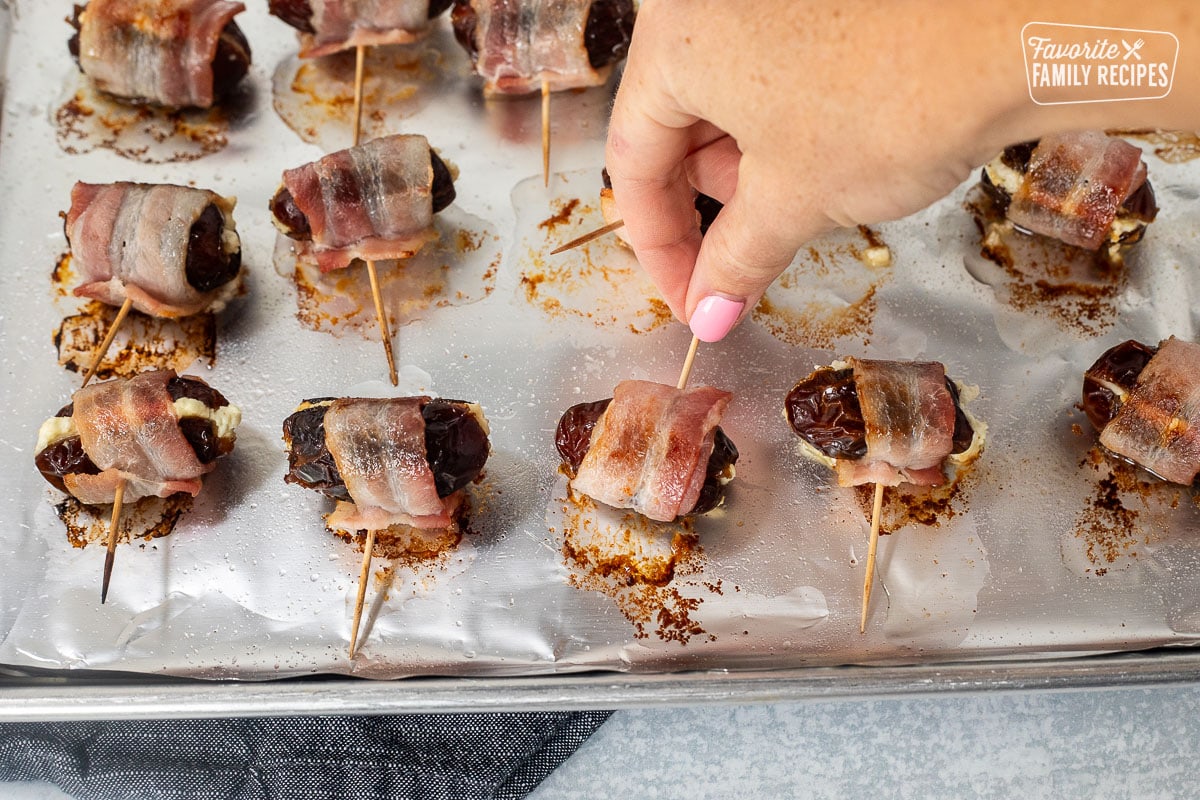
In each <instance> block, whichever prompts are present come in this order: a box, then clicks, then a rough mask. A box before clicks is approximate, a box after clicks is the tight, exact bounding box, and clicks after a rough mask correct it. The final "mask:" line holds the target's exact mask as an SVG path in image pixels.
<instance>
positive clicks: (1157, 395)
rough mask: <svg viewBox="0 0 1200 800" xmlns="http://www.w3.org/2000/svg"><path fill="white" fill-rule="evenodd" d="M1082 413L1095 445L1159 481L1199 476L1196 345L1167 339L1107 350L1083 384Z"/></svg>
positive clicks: (1199, 354) (1199, 360)
mask: <svg viewBox="0 0 1200 800" xmlns="http://www.w3.org/2000/svg"><path fill="white" fill-rule="evenodd" d="M1083 410H1084V413H1086V414H1087V417H1088V419H1089V420H1090V421H1091V423H1092V425H1094V426H1095V428H1096V430H1098V431H1099V432H1100V444H1101V445H1103V446H1104V448H1105V449H1106V450H1108V451H1109V452H1110V453H1112V454H1113V455H1115V456H1117V457H1118V458H1121V459H1122V460H1125V461H1128V462H1130V463H1133V464H1137V465H1138V466H1141V467H1142V468H1144V469H1146V470H1147V471H1149V472H1151V473H1152V474H1154V475H1157V476H1158V477H1160V478H1162V479H1163V480H1167V481H1171V482H1173V483H1181V484H1185V485H1188V484H1192V485H1196V484H1197V479H1198V476H1200V344H1195V343H1193V342H1185V341H1182V340H1180V339H1176V338H1175V337H1171V338H1170V339H1167V340H1165V341H1163V342H1160V343H1159V345H1158V346H1157V347H1151V346H1149V345H1145V344H1142V343H1141V342H1137V341H1133V340H1129V341H1126V342H1122V343H1121V344H1118V345H1116V346H1115V347H1112V348H1110V349H1109V350H1107V351H1105V352H1104V353H1103V354H1102V355H1101V356H1100V357H1099V358H1098V359H1096V362H1095V363H1094V364H1092V366H1091V367H1089V368H1088V369H1087V371H1086V372H1085V373H1084V377H1083Z"/></svg>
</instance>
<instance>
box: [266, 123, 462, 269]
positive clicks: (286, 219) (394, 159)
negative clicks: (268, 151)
mask: <svg viewBox="0 0 1200 800" xmlns="http://www.w3.org/2000/svg"><path fill="white" fill-rule="evenodd" d="M454 198H455V191H454V179H453V177H452V176H451V174H450V169H449V167H447V166H446V163H445V162H444V161H442V159H441V158H439V157H438V155H437V153H435V152H434V151H433V150H432V149H431V148H430V147H429V142H428V140H426V139H425V137H424V136H416V135H395V136H385V137H383V138H380V139H374V140H372V141H370V142H367V143H366V144H364V145H359V146H357V147H351V148H349V149H347V150H340V151H338V152H336V153H331V154H329V155H327V156H325V157H324V158H321V159H319V160H318V161H315V162H312V163H310V164H305V165H303V166H301V167H297V168H296V169H290V170H287V171H285V172H284V174H283V182H282V184H281V185H280V187H279V189H278V190H277V191H276V192H275V195H274V196H273V197H272V198H271V201H270V210H271V217H272V221H273V222H274V224H275V227H276V228H277V229H278V230H279V231H280V232H281V233H283V235H285V236H287V237H288V238H290V239H292V240H294V241H296V242H300V243H302V245H303V246H302V247H301V255H302V256H303V257H311V258H313V259H314V260H316V262H317V264H318V265H319V266H320V268H321V270H322V271H325V272H327V271H329V270H334V269H341V268H342V267H346V266H348V265H349V264H350V263H351V262H352V261H353V260H354V259H355V258H363V259H371V260H382V259H389V258H407V257H410V256H412V255H413V254H414V253H416V252H417V251H418V250H420V248H421V247H422V246H423V244H424V242H425V240H426V239H427V238H428V236H429V228H430V225H431V218H432V216H433V215H434V214H436V213H438V212H440V211H442V210H444V209H445V208H446V207H447V206H449V205H450V204H451V203H452V202H454Z"/></svg>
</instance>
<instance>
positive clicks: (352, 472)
mask: <svg viewBox="0 0 1200 800" xmlns="http://www.w3.org/2000/svg"><path fill="white" fill-rule="evenodd" d="M428 402H429V398H428V397H400V398H388V399H363V398H343V399H340V400H336V401H334V402H333V403H332V404H331V405H330V407H329V410H328V411H327V412H326V413H325V444H326V446H327V447H328V448H329V452H330V454H331V455H332V456H333V460H334V463H335V464H336V465H337V468H338V473H339V474H340V475H341V476H342V480H343V481H344V482H345V484H346V490H347V491H348V492H349V493H350V497H351V498H353V499H354V503H353V504H350V503H339V505H338V508H337V510H336V511H335V512H334V514H333V515H331V519H330V520H328V521H329V523H330V525H331V526H332V527H340V528H342V529H345V530H353V531H357V530H382V529H384V528H387V527H388V526H390V525H411V526H413V527H417V528H446V527H449V526H451V525H453V524H454V520H453V517H452V516H451V514H450V509H451V508H452V507H453V505H452V504H449V505H448V504H447V502H446V500H443V499H442V498H440V497H438V493H437V484H436V482H435V480H434V476H433V472H432V471H431V470H430V469H429V462H428V460H427V453H426V450H425V420H424V418H423V417H422V416H421V409H422V407H423V406H424V405H425V404H426V403H428ZM455 502H456V501H455Z"/></svg>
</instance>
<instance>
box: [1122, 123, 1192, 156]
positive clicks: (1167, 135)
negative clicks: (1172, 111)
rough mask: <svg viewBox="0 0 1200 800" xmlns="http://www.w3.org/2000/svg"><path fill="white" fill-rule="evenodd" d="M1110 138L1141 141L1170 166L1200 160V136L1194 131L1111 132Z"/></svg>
mask: <svg viewBox="0 0 1200 800" xmlns="http://www.w3.org/2000/svg"><path fill="white" fill-rule="evenodd" d="M1108 133H1109V135H1110V136H1126V137H1129V138H1132V139H1141V140H1142V141H1143V142H1146V143H1148V144H1150V145H1152V146H1153V147H1154V155H1156V156H1158V157H1159V158H1161V159H1162V160H1163V161H1165V162H1167V163H1168V164H1183V163H1184V162H1187V161H1192V160H1194V159H1197V158H1200V134H1197V133H1196V132H1194V131H1152V130H1132V131H1109V132H1108Z"/></svg>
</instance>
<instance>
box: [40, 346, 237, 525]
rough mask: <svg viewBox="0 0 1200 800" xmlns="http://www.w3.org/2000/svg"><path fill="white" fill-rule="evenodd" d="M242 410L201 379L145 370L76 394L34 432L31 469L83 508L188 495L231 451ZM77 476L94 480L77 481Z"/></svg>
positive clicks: (193, 492)
mask: <svg viewBox="0 0 1200 800" xmlns="http://www.w3.org/2000/svg"><path fill="white" fill-rule="evenodd" d="M240 421H241V411H240V409H238V408H237V406H233V405H231V404H230V403H229V401H228V400H226V399H225V397H224V395H222V394H221V393H220V392H218V391H217V390H216V389H214V388H212V387H211V386H209V385H208V384H207V383H205V382H204V381H203V380H201V379H200V378H196V377H192V376H179V375H176V374H175V373H174V372H173V371H170V370H164V371H159V372H147V373H142V374H141V375H138V376H135V377H134V378H130V379H117V380H115V381H109V382H107V383H100V384H94V385H92V386H89V387H87V388H85V389H81V390H79V391H78V392H76V394H75V398H74V399H73V400H72V402H71V403H69V404H67V405H66V406H64V407H63V408H62V409H60V410H59V411H58V413H57V414H56V415H55V416H54V417H52V418H51V419H49V420H46V422H44V423H43V424H42V426H41V429H40V430H39V431H38V443H37V446H36V448H35V455H34V463H35V465H36V466H37V468H38V471H39V472H40V473H41V474H42V477H44V478H45V479H46V480H47V481H48V482H49V483H50V484H51V485H52V486H54V487H55V488H56V489H58V490H60V491H63V492H67V493H68V494H71V495H74V496H75V497H77V498H78V499H79V500H81V501H82V502H85V503H90V504H95V503H104V502H111V500H112V498H111V494H106V492H111V488H110V486H109V484H112V485H113V486H115V481H116V480H117V479H118V478H120V479H124V480H126V481H127V482H128V484H129V486H130V487H131V488H127V489H126V497H127V498H129V499H131V500H132V499H137V498H138V497H143V496H147V495H157V496H159V497H166V496H168V495H170V494H173V493H175V492H178V491H187V492H189V493H191V494H193V495H194V494H195V493H196V492H198V491H199V476H200V475H202V474H204V473H206V472H208V471H209V470H210V469H212V467H213V466H215V464H214V462H215V461H216V460H217V459H218V458H220V457H221V456H224V455H228V454H229V453H231V452H232V451H233V447H234V443H235V441H236V438H237V436H236V429H237V426H238V424H239V422H240ZM83 476H94V477H92V478H84V477H83Z"/></svg>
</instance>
